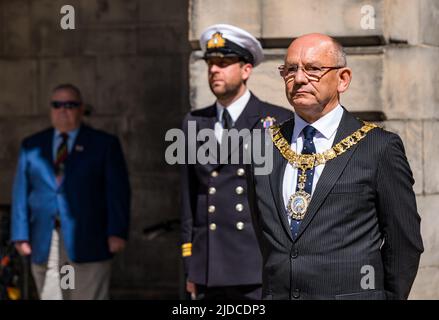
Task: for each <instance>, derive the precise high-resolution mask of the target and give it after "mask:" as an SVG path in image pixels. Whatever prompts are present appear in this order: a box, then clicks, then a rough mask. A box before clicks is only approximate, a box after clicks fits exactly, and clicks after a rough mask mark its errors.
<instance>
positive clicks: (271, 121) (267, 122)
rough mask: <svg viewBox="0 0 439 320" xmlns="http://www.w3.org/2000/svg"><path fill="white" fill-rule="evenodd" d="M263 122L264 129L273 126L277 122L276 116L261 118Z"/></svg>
mask: <svg viewBox="0 0 439 320" xmlns="http://www.w3.org/2000/svg"><path fill="white" fill-rule="evenodd" d="M261 122H262V126H263V127H264V129H267V128H269V127H271V126H272V125H273V124H274V123H275V122H276V118H274V117H270V116H267V117H265V118H264V119H261Z"/></svg>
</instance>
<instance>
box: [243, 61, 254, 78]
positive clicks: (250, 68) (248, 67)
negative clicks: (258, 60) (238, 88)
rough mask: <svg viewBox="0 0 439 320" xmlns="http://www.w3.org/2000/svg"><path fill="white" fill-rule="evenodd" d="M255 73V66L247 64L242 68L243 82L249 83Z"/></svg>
mask: <svg viewBox="0 0 439 320" xmlns="http://www.w3.org/2000/svg"><path fill="white" fill-rule="evenodd" d="M252 71H253V65H252V64H250V63H246V64H244V65H243V66H242V67H241V74H242V80H244V81H247V80H248V78H250V75H251V73H252Z"/></svg>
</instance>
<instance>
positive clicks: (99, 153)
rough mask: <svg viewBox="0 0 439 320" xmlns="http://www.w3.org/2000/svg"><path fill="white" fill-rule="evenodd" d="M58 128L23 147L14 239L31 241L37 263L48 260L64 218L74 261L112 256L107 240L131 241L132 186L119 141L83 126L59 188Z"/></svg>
mask: <svg viewBox="0 0 439 320" xmlns="http://www.w3.org/2000/svg"><path fill="white" fill-rule="evenodd" d="M53 134H54V129H53V128H51V129H47V130H45V131H42V132H40V133H37V134H35V135H33V136H31V137H28V138H26V139H25V140H24V141H23V143H22V146H21V150H20V156H19V162H18V167H17V172H16V176H15V181H14V187H13V194H12V223H11V240H12V241H19V240H26V241H30V244H31V246H32V255H31V258H32V262H33V263H45V262H46V261H47V258H48V255H49V249H50V242H51V237H52V230H53V228H54V225H55V218H56V216H57V215H59V218H60V222H61V231H62V235H63V239H64V245H65V248H66V251H67V254H68V256H69V258H70V260H72V261H74V262H94V261H101V260H106V259H109V258H111V257H112V254H111V253H110V252H109V248H108V241H107V239H108V237H109V236H118V237H121V238H124V239H127V237H128V228H129V212H130V185H129V179H128V172H127V167H126V163H125V159H124V156H123V153H122V148H121V146H120V143H119V140H118V138H117V137H115V136H113V135H110V134H107V133H105V132H102V131H99V130H96V129H93V128H90V127H88V126H86V125H82V126H81V128H80V130H79V133H78V136H77V137H76V141H75V142H74V145H73V148H72V151H71V153H70V154H69V157H68V159H67V162H66V169H65V176H64V180H63V182H62V183H61V185H59V186H58V185H57V182H56V178H55V171H54V164H53V162H54V161H53V154H52V149H53V148H52V144H53Z"/></svg>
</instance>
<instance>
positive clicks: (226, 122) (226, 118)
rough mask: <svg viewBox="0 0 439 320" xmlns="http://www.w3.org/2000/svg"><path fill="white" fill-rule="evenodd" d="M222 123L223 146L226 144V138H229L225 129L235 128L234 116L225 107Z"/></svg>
mask: <svg viewBox="0 0 439 320" xmlns="http://www.w3.org/2000/svg"><path fill="white" fill-rule="evenodd" d="M221 124H222V125H223V133H222V136H221V146H225V143H224V142H225V141H224V140H225V139H226V138H227V134H226V132H225V131H224V130H225V129H227V130H230V129H232V128H233V120H232V117H231V116H230V113H229V111H227V109H225V108H224V110H223V115H222V119H221Z"/></svg>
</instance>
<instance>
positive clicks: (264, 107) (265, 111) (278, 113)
mask: <svg viewBox="0 0 439 320" xmlns="http://www.w3.org/2000/svg"><path fill="white" fill-rule="evenodd" d="M259 103H260V107H261V108H260V110H261V112H262V116H263V117H266V116H270V117H274V118H276V122H277V123H280V122H284V121H285V120H288V119H290V118H291V117H293V115H294V113H293V112H292V111H291V110H288V109H287V108H284V107H281V106H278V105H275V104H272V103H268V102H265V101H261V100H259Z"/></svg>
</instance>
